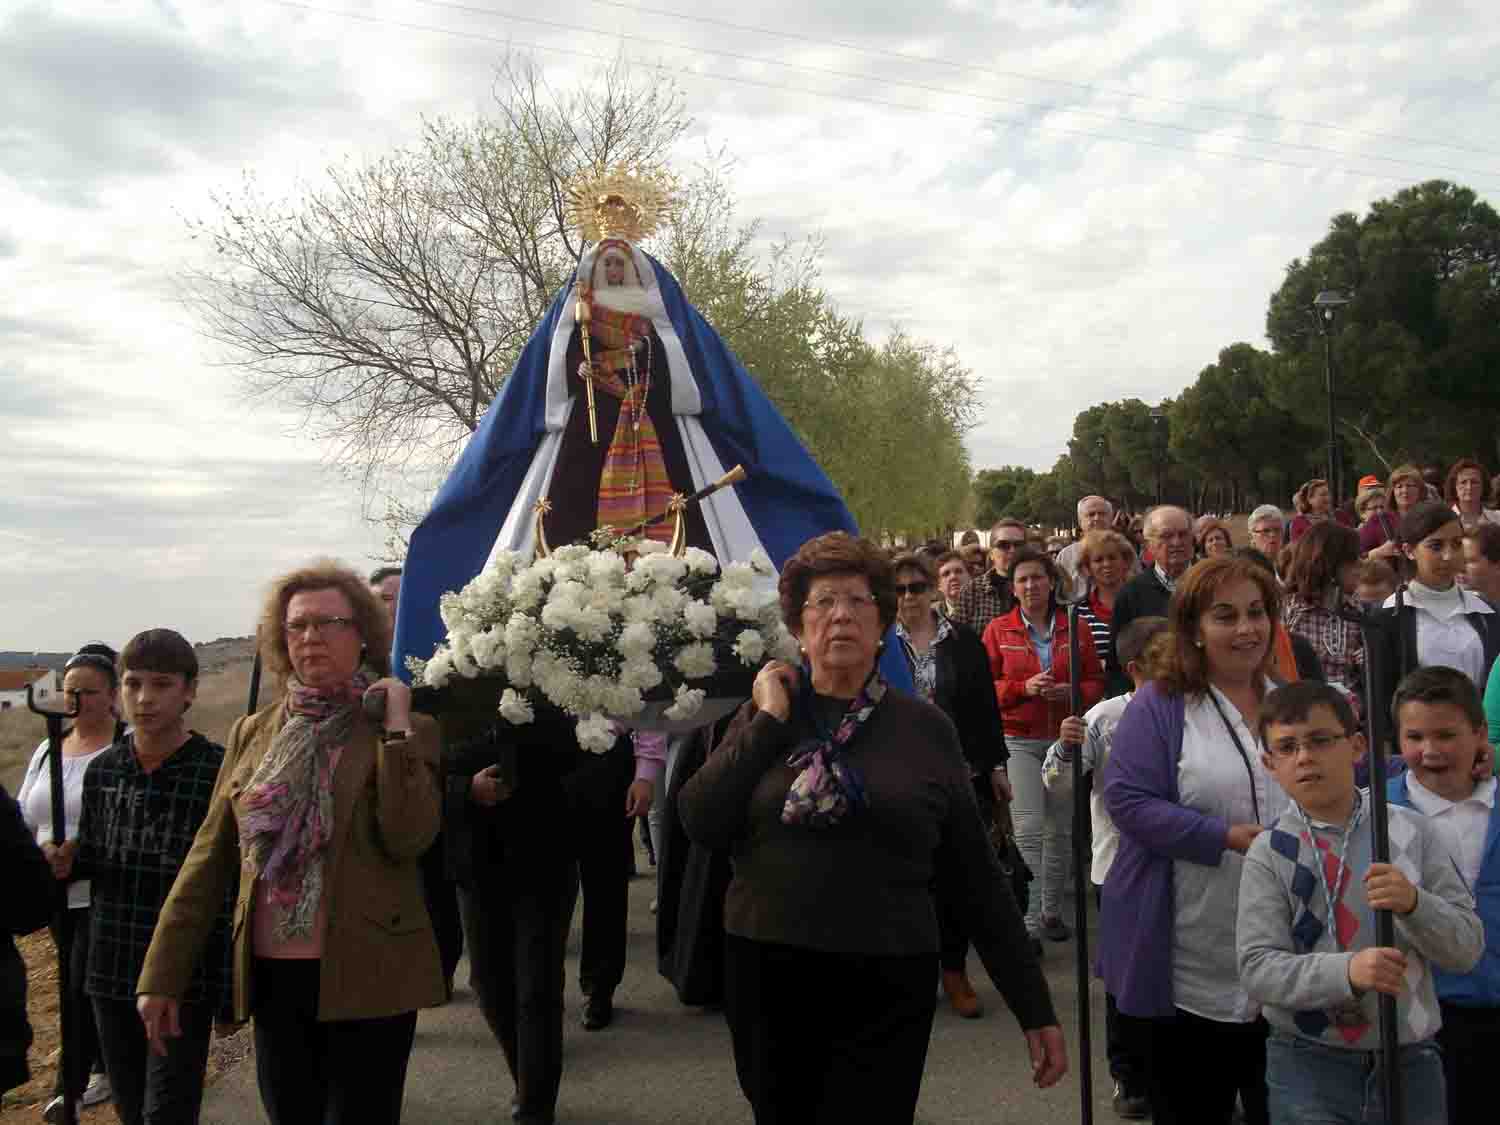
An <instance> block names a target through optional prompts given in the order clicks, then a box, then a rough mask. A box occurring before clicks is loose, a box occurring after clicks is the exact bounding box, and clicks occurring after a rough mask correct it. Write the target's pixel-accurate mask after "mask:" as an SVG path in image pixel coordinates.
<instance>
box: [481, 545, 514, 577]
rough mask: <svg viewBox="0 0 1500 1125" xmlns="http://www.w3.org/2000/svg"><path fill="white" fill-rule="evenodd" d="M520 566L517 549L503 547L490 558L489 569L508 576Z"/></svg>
mask: <svg viewBox="0 0 1500 1125" xmlns="http://www.w3.org/2000/svg"><path fill="white" fill-rule="evenodd" d="M520 567H521V555H520V552H518V551H512V550H509V549H503V550H499V551H496V552H495V557H494V558H493V559H491V560H490V566H489V569H490V570H492V571H493V572H494V573H496V574H498V575H502V576H504V577H505V578H507V579H508V578H509V577H510V576H511V575H512V574H514V573H515V572H516V571H517V570H519V569H520Z"/></svg>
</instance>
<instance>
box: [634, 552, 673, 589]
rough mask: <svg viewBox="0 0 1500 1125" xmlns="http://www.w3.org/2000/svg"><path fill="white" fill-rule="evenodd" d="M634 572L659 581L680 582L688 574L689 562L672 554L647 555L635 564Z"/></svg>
mask: <svg viewBox="0 0 1500 1125" xmlns="http://www.w3.org/2000/svg"><path fill="white" fill-rule="evenodd" d="M631 573H633V574H641V575H644V576H645V577H647V578H650V579H651V580H652V581H654V582H658V583H673V582H680V581H682V579H683V578H684V577H685V576H686V575H687V563H685V562H683V561H682V560H681V559H679V558H674V557H673V556H671V555H645V556H642V557H641V558H640V559H639V560H638V561H637V562H636V564H635V570H634V571H632V572H631Z"/></svg>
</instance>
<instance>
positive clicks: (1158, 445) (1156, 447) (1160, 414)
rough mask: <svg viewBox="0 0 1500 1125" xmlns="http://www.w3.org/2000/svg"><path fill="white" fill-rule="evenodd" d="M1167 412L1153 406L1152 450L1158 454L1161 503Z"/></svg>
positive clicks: (1159, 502)
mask: <svg viewBox="0 0 1500 1125" xmlns="http://www.w3.org/2000/svg"><path fill="white" fill-rule="evenodd" d="M1166 424H1167V412H1166V411H1165V410H1163V409H1162V408H1161V407H1159V406H1153V407H1152V408H1151V432H1152V436H1153V439H1154V440H1153V441H1152V451H1153V452H1154V453H1155V454H1156V503H1157V505H1158V506H1159V505H1160V504H1161V463H1162V460H1163V458H1164V457H1165V456H1166V446H1165V444H1164V443H1163V442H1162V432H1163V430H1164V429H1165V428H1166Z"/></svg>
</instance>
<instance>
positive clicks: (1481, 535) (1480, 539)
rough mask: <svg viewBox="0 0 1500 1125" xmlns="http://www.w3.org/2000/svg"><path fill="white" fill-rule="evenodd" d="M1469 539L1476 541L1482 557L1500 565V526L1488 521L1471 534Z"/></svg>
mask: <svg viewBox="0 0 1500 1125" xmlns="http://www.w3.org/2000/svg"><path fill="white" fill-rule="evenodd" d="M1469 538H1470V539H1472V540H1474V543H1475V545H1476V546H1477V547H1478V548H1479V553H1480V554H1481V555H1483V556H1484V557H1485V558H1486V559H1488V560H1489V561H1490V562H1492V563H1500V524H1494V523H1490V522H1489V521H1488V520H1486V521H1485V522H1484V523H1482V524H1480V525H1479V526H1478V527H1476V528H1475V529H1474V530H1473V531H1471V532H1469Z"/></svg>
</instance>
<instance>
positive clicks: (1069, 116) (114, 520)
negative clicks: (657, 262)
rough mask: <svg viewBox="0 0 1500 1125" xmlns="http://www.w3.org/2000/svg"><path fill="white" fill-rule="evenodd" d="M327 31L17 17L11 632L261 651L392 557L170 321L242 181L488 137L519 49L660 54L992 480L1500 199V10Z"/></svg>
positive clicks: (186, 324) (1000, 15)
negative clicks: (1331, 239)
mask: <svg viewBox="0 0 1500 1125" xmlns="http://www.w3.org/2000/svg"><path fill="white" fill-rule="evenodd" d="M312 6H313V7H324V6H325V5H324V4H323V3H321V2H320V0H312ZM326 6H327V7H328V8H330V9H344V10H347V11H350V12H354V13H357V14H361V15H364V16H367V17H370V19H368V20H355V19H348V18H343V17H340V16H338V15H334V14H329V13H326V12H314V11H308V10H305V9H300V8H297V7H289V6H285V5H278V4H274V3H270V2H267V0H255V2H253V3H248V4H245V3H227V2H211V0H192V2H186V0H176V2H171V0H155V2H152V0H117V2H111V3H104V2H102V0H100V2H94V3H85V2H82V0H59V2H55V3H48V4H42V3H35V4H31V5H29V6H24V7H20V8H17V9H14V10H12V11H10V13H9V14H8V15H6V16H0V104H4V105H6V106H7V108H8V110H9V112H8V113H7V115H6V117H5V119H4V120H3V121H0V276H3V278H4V281H5V294H6V303H5V305H4V306H3V309H0V388H3V401H0V442H4V443H6V448H7V451H8V457H7V461H8V465H7V467H8V468H11V469H12V471H11V472H10V473H9V474H8V477H9V481H10V483H11V484H12V485H13V487H15V488H16V489H17V490H18V491H16V492H12V493H11V494H9V496H8V498H7V499H6V500H5V501H3V503H0V529H3V530H0V560H3V561H0V620H4V621H5V622H6V623H7V625H8V627H9V629H10V630H11V633H10V636H9V640H6V641H4V643H3V644H0V647H33V646H49V647H62V646H65V645H68V644H73V643H76V642H77V641H78V640H80V639H82V638H84V637H88V636H95V635H104V636H112V637H115V638H116V639H121V638H123V636H124V635H125V634H126V633H127V632H128V631H130V630H133V629H135V628H140V627H143V626H145V625H148V624H161V623H173V622H177V623H180V624H182V626H183V627H184V628H185V631H186V632H188V634H189V635H190V636H195V637H198V636H204V637H206V636H210V635H216V634H219V633H230V632H244V631H245V630H246V629H247V628H248V622H249V620H250V617H251V615H252V614H253V603H254V599H255V595H256V593H257V592H258V590H259V588H260V586H261V584H263V582H264V581H265V579H266V578H267V577H268V576H269V575H271V574H272V573H274V571H275V570H276V569H277V568H278V567H282V566H286V565H290V564H292V563H295V562H297V561H300V560H301V559H303V558H305V557H307V556H308V555H309V554H313V553H322V552H331V553H334V554H341V555H344V556H345V557H348V558H350V559H351V560H352V561H356V562H362V561H363V558H364V557H365V556H368V554H369V553H370V552H372V551H373V550H374V549H375V548H376V543H375V542H374V536H373V535H372V534H371V533H370V531H369V530H368V528H366V527H365V526H364V525H363V524H362V523H361V522H360V520H359V518H358V498H357V496H355V495H354V494H353V493H352V492H351V491H350V486H348V485H346V484H344V483H343V482H341V481H339V480H338V479H337V478H335V477H333V476H331V475H330V474H328V473H326V472H325V471H324V470H323V469H322V468H321V467H320V462H319V453H318V450H317V449H316V448H314V447H313V446H312V445H311V444H310V443H308V442H307V441H305V440H303V439H300V438H296V437H289V436H287V431H288V428H289V421H290V420H289V419H288V418H287V417H286V416H285V415H283V414H281V413H278V412H277V411H276V409H275V408H274V406H273V405H271V404H247V403H246V402H245V401H244V400H242V399H241V398H239V397H238V395H237V394H236V390H235V387H236V384H235V380H234V376H233V373H232V372H230V371H226V370H224V369H222V368H220V367H217V366H215V365H214V361H215V360H216V359H218V358H220V357H219V356H218V355H217V354H216V352H215V351H214V349H213V348H212V347H211V346H210V345H208V344H206V343H205V342H204V341H203V340H201V339H200V338H199V337H197V336H196V334H195V333H194V330H193V326H192V324H191V322H190V321H189V319H188V318H187V315H186V314H185V312H184V311H183V309H182V308H181V307H180V306H179V305H178V304H177V303H176V302H175V300H174V299H173V296H172V293H173V287H172V279H173V276H174V274H175V273H176V272H177V271H178V270H179V269H180V268H181V266H182V264H183V263H184V262H185V261H187V260H190V259H191V258H192V256H193V255H196V254H199V253H202V252H203V248H202V247H200V246H199V245H197V244H195V243H193V242H192V241H191V240H190V239H189V237H188V232H187V230H186V227H185V224H184V221H183V219H184V217H185V216H195V215H202V214H203V213H205V212H206V211H207V210H208V207H209V194H210V192H211V191H212V190H215V189H232V188H233V187H234V186H235V184H236V183H237V182H238V179H239V177H240V175H241V173H242V171H243V170H245V169H253V170H254V172H255V175H256V177H257V180H258V182H259V183H260V184H261V185H262V186H263V187H264V188H265V189H266V190H267V192H269V193H271V194H273V195H274V194H277V193H281V192H293V193H294V192H295V191H297V190H298V188H297V185H298V184H299V183H307V182H315V181H316V179H317V177H318V176H319V174H320V172H321V170H322V169H323V168H324V167H325V166H326V165H327V164H329V163H330V162H332V161H335V160H337V159H340V158H341V157H343V156H345V155H350V156H354V157H356V158H357V157H359V156H361V155H362V154H369V153H375V152H379V151H381V150H383V149H385V148H388V147H390V146H392V145H396V144H402V143H408V142H410V141H411V140H413V139H414V138H415V136H416V134H417V131H418V128H419V125H420V117H421V115H423V114H432V113H447V114H452V115H455V116H460V117H462V116H466V115H469V114H472V113H475V112H482V111H483V110H484V109H485V107H486V105H487V104H488V102H489V91H490V86H491V82H492V81H493V74H494V64H495V62H496V61H497V60H498V58H499V55H500V53H501V52H502V50H503V49H504V44H505V42H506V41H512V42H515V43H522V44H534V45H537V46H541V47H546V48H555V50H544V51H541V52H539V53H537V54H536V56H535V57H536V59H537V61H538V62H540V63H541V64H542V65H543V66H544V67H545V69H546V74H547V77H548V80H549V81H550V82H552V83H553V84H554V85H557V86H560V87H565V86H567V85H568V84H569V83H570V82H573V81H576V79H577V77H578V76H579V75H580V74H583V73H585V72H587V71H589V70H591V69H592V68H593V67H594V65H595V63H594V61H592V60H591V59H590V58H589V57H585V56H596V57H598V58H604V59H607V58H609V57H611V56H613V55H614V54H615V53H616V52H617V51H623V52H624V53H625V54H626V55H627V56H629V57H631V58H632V59H635V60H638V61H641V62H645V63H656V62H660V63H661V64H662V65H663V66H665V67H666V68H668V70H669V71H671V72H672V73H673V74H674V75H675V76H676V77H677V79H678V80H679V81H680V82H681V83H682V85H683V87H684V89H685V91H686V93H687V96H688V102H689V107H690V109H691V110H692V112H693V113H694V114H695V115H696V119H697V121H696V126H695V128H694V130H693V134H692V137H691V138H690V143H688V144H687V145H685V147H684V149H683V153H682V155H683V158H684V159H685V160H691V159H694V158H696V157H697V156H698V155H699V154H700V153H701V152H702V146H703V144H704V143H705V142H707V143H709V144H712V145H718V144H724V145H727V147H728V148H729V150H730V151H731V152H732V153H733V154H734V155H735V156H736V157H737V158H738V162H739V163H738V171H737V174H736V176H735V189H736V191H737V192H738V194H739V197H740V200H741V204H742V213H743V217H745V218H750V217H759V218H761V219H762V220H763V235H764V238H765V240H766V242H767V243H769V242H770V241H771V240H772V239H775V238H779V237H781V236H783V235H790V236H792V237H800V236H805V235H809V234H815V233H821V234H822V235H823V236H824V238H825V241H826V249H827V256H826V258H825V261H824V283H825V285H826V287H827V289H828V291H829V292H830V293H831V295H832V296H833V297H834V299H835V300H836V301H838V303H839V304H840V305H841V306H842V308H843V309H844V310H845V311H846V312H849V313H852V314H855V315H858V316H862V317H864V318H865V322H866V326H867V328H868V329H869V330H870V331H871V332H873V333H876V334H882V333H885V332H888V331H890V330H891V329H892V328H893V327H894V326H896V325H899V326H900V327H902V328H904V329H905V330H907V331H908V332H910V333H912V334H913V335H914V336H916V337H918V338H921V339H926V340H931V341H934V342H936V343H939V344H942V345H949V344H951V345H953V346H954V347H955V348H956V349H957V351H958V353H959V355H960V356H961V357H962V358H963V359H964V360H965V361H966V362H967V363H968V364H969V365H970V366H972V367H973V368H974V369H975V370H976V371H977V372H979V373H980V374H981V376H982V377H983V379H984V400H985V404H986V408H987V409H986V415H985V419H984V421H983V423H982V425H981V426H980V427H979V428H978V429H977V430H976V431H975V433H974V435H973V438H972V442H971V445H972V449H973V453H974V457H975V461H976V463H977V464H978V465H981V466H983V465H988V464H998V463H1001V462H1020V463H1025V464H1030V465H1033V466H1035V467H1046V466H1048V465H1050V464H1051V463H1052V461H1053V460H1054V459H1055V457H1056V455H1057V453H1058V452H1059V451H1060V450H1061V449H1062V448H1063V446H1064V444H1065V442H1066V439H1067V436H1068V432H1069V430H1070V427H1071V423H1072V418H1073V416H1074V414H1075V413H1076V412H1077V411H1079V410H1081V409H1083V408H1084V407H1086V406H1088V405H1089V404H1091V403H1093V402H1097V401H1101V400H1104V399H1109V398H1118V397H1123V396H1127V395H1130V396H1136V397H1140V398H1144V399H1146V400H1148V401H1155V400H1157V399H1159V398H1161V397H1164V396H1166V395H1170V394H1175V393H1176V392H1177V391H1179V390H1180V389H1181V388H1182V387H1183V386H1184V385H1186V384H1187V383H1188V382H1190V381H1191V379H1192V378H1193V376H1194V375H1195V374H1196V372H1197V371H1198V370H1199V369H1200V368H1201V367H1202V366H1204V365H1205V364H1206V363H1209V362H1211V361H1212V360H1213V359H1214V357H1215V355H1216V354H1217V352H1218V350H1219V348H1221V347H1222V346H1224V345H1227V344H1229V343H1232V342H1234V341H1237V340H1250V341H1252V342H1260V340H1261V338H1262V332H1263V323H1264V315H1265V303H1266V298H1267V296H1268V295H1269V293H1270V292H1271V291H1272V290H1273V289H1274V288H1275V287H1276V285H1277V284H1278V283H1279V281H1280V278H1281V274H1282V270H1283V268H1284V267H1285V265H1286V263H1287V262H1288V261H1289V260H1290V259H1291V258H1293V257H1295V256H1297V255H1299V254H1302V253H1304V252H1305V251H1306V249H1307V248H1308V247H1309V246H1310V245H1311V244H1312V243H1313V242H1314V241H1316V240H1317V239H1318V238H1319V237H1321V235H1322V234H1323V232H1324V230H1325V229H1326V224H1327V222H1328V219H1329V218H1330V217H1331V216H1332V215H1333V214H1334V213H1336V212H1338V211H1341V210H1355V211H1362V210H1363V209H1364V208H1365V207H1366V206H1367V205H1368V204H1369V202H1370V201H1371V200H1372V199H1374V198H1376V197H1379V196H1382V195H1388V194H1390V193H1392V192H1394V191H1395V190H1398V189H1399V188H1400V187H1401V186H1402V184H1403V182H1415V181H1417V180H1421V179H1426V178H1431V177H1434V176H1444V175H1446V176H1450V177H1452V178H1456V179H1458V180H1460V182H1464V183H1467V184H1469V185H1470V186H1473V187H1475V188H1476V189H1479V190H1481V192H1486V191H1487V192H1489V193H1491V195H1492V196H1493V194H1494V193H1495V192H1496V191H1497V190H1500V124H1497V122H1500V113H1497V112H1496V104H1495V103H1496V100H1497V98H1500V85H1497V84H1496V82H1495V80H1494V79H1493V78H1492V77H1489V76H1490V74H1491V71H1492V67H1491V65H1490V62H1491V60H1492V59H1493V58H1494V57H1495V54H1496V51H1497V48H1500V25H1497V24H1496V21H1494V20H1493V19H1492V18H1490V14H1489V12H1488V8H1489V5H1487V4H1483V3H1479V2H1477V0H1475V2H1471V3H1467V4H1455V5H1445V6H1442V7H1435V6H1432V5H1415V4H1411V3H1410V2H1408V0H1375V2H1371V3H1365V4H1362V5H1360V6H1358V7H1354V8H1350V9H1347V10H1346V11H1345V13H1344V15H1343V16H1341V17H1339V18H1334V17H1329V16H1322V17H1316V18H1314V17H1312V16H1310V15H1309V13H1308V12H1307V10H1306V6H1305V5H1299V4H1294V3H1291V2H1278V3H1254V2H1250V0H1225V2H1222V3H1218V4H1214V5H1209V6H1204V5H1198V4H1191V3H1187V2H1186V0H1173V2H1170V3H1168V2H1164V3H1153V4H1132V5H1109V4H1099V3H1089V2H1084V0H1075V2H1066V0H1026V2H1024V3H1003V4H1002V3H995V2H994V0H950V2H949V3H947V4H946V5H943V6H940V7H938V8H933V7H932V6H927V7H923V6H921V5H912V4H909V3H906V2H904V0H879V2H878V3H876V2H871V3H861V4H859V5H853V6H851V5H844V4H834V3H832V2H831V0H823V2H821V3H815V4H807V3H805V2H798V3H786V2H780V0H768V2H767V3H766V4H762V5H758V6H754V7H751V8H746V7H745V6H743V5H734V4H730V3H729V2H728V0H702V2H700V3H698V4H695V5H691V6H690V5H687V4H685V3H679V0H656V2H655V3H653V4H652V5H651V7H653V8H658V9H662V10H663V11H666V10H676V11H679V12H681V13H684V14H687V15H690V16H693V17H694V18H693V19H672V18H669V17H668V16H666V15H663V14H661V13H660V12H644V11H639V10H632V9H631V8H630V7H629V6H628V5H622V4H615V3H601V2H588V0H558V2H557V3H555V4H553V5H551V6H549V7H548V8H547V9H546V10H545V11H541V10H534V11H533V10H527V11H524V12H521V13H520V14H527V15H535V16H537V17H538V18H544V19H547V20H551V21H554V22H556V23H562V24H573V25H577V26H578V27H579V28H585V29H592V30H594V31H602V32H604V33H605V34H602V35H601V34H589V33H586V32H585V31H583V30H572V31H569V30H564V29H561V28H546V27H540V26H537V25H536V24H527V23H524V22H518V21H516V20H514V19H506V18H491V17H487V16H485V15H484V14H482V13H481V12H479V11H476V10H467V11H465V10H458V9H455V8H452V7H447V8H445V7H443V6H441V5H435V4H427V3H421V2H419V0H340V2H339V3H337V4H335V3H333V2H332V0H329V2H328V3H327V5H326ZM472 7H473V6H471V8H472ZM711 21H723V23H720V24H716V23H714V22H711ZM724 23H727V24H740V25H750V24H753V25H755V26H756V27H759V28H762V29H765V32H766V33H760V32H755V31H752V30H745V29H743V28H742V29H740V30H734V29H731V28H729V27H726V26H723V24H724ZM402 25H426V26H429V27H432V28H446V29H448V30H449V31H451V32H454V33H455V34H437V33H434V32H428V31H422V30H420V29H418V28H417V27H415V26H402ZM777 31H779V32H782V33H783V34H782V35H775V34H769V32H777ZM622 34H628V35H632V36H635V35H644V36H648V37H654V39H655V44H656V45H648V44H646V43H642V42H639V41H636V40H622V39H619V38H618V36H619V35H622ZM788 35H794V36H802V37H805V38H804V39H800V40H799V39H792V38H788V37H787V36H788ZM667 44H674V46H667ZM839 44H852V45H856V46H860V47H864V48H866V50H865V51H858V50H851V49H849V48H848V47H845V46H840V45H839ZM692 48H698V49H697V50H694V49H692ZM710 50H719V51H732V52H735V53H737V54H740V55H746V56H754V58H755V59H756V60H759V61H746V60H745V59H730V58H726V57H724V56H723V55H722V54H719V55H715V54H711V53H706V52H708V51H710ZM891 52H896V53H899V54H898V55H893V54H892V53H891ZM899 55H905V56H908V57H899ZM778 62H779V63H792V64H797V65H798V66H803V67H813V68H822V69H823V70H834V71H840V72H846V76H842V77H841V76H836V75H830V74H826V73H825V74H817V73H809V72H807V71H799V70H796V69H790V68H788V67H784V66H777V65H774V64H775V63H778ZM734 79H739V81H734ZM903 83H909V84H915V85H917V86H924V87H932V88H940V89H941V90H942V91H946V92H938V90H937V89H917V88H912V86H911V85H903ZM828 95H832V96H828ZM872 103H895V104H898V105H901V106H906V107H910V108H908V109H904V110H903V109H895V108H890V107H888V106H885V105H881V104H872ZM1127 119H1128V120H1127ZM1278 142H1279V143H1278ZM1293 145H1301V146H1309V147H1302V148H1298V147H1291V146H1293ZM1380 158H1397V159H1399V160H1401V161H1406V162H1407V163H1396V162H1390V161H1386V160H1382V159H1380ZM11 462H14V463H15V465H16V467H15V468H12V466H11V464H10V463H11ZM23 482H24V487H23Z"/></svg>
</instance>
